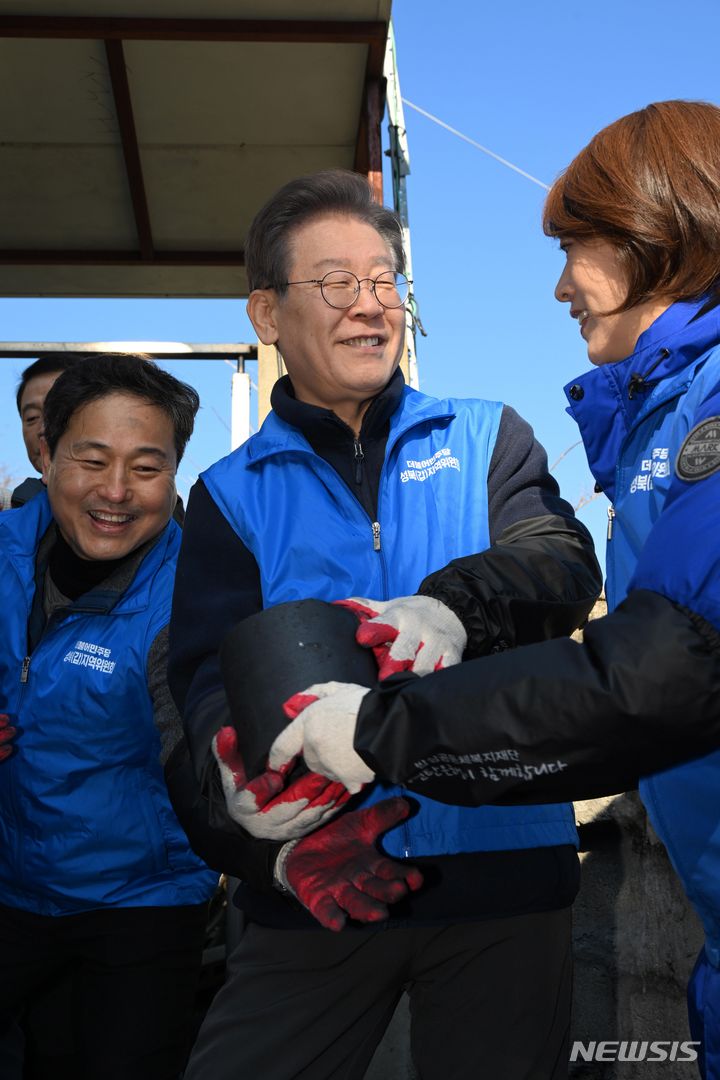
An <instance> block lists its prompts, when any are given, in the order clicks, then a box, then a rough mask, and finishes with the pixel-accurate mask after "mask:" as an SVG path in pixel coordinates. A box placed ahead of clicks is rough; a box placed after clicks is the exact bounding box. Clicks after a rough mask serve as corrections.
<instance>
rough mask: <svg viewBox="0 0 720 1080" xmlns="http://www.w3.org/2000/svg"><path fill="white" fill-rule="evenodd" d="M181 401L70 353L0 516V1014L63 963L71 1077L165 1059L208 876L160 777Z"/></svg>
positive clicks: (13, 1011)
mask: <svg viewBox="0 0 720 1080" xmlns="http://www.w3.org/2000/svg"><path fill="white" fill-rule="evenodd" d="M198 404H199V402H198V397H197V394H196V393H195V391H194V390H193V389H192V388H191V387H189V386H186V385H185V384H183V383H180V382H178V380H176V379H174V378H173V377H172V376H170V375H169V374H167V373H166V372H164V371H162V370H161V369H159V368H157V367H156V365H155V364H153V363H152V362H151V361H148V360H146V359H144V358H142V357H138V356H96V357H92V358H88V359H86V360H84V361H82V362H81V363H78V364H76V365H74V366H73V367H72V368H71V369H69V370H68V371H66V372H65V373H64V374H63V375H61V376H60V378H58V379H57V381H56V382H55V383H54V385H53V387H52V389H51V390H50V392H49V393H48V395H47V398H46V400H45V405H44V436H43V437H42V439H41V450H42V468H43V479H44V481H45V483H46V485H47V492H43V493H41V494H39V495H38V496H37V497H36V498H34V499H32V500H30V501H29V502H28V503H27V504H26V505H25V506H23V507H21V508H20V509H17V510H13V511H10V512H8V513H5V514H3V515H2V516H1V517H0V598H1V603H2V610H3V620H2V624H1V627H0V712H1V713H2V716H0V1029H2V1028H3V1027H9V1025H10V1024H11V1023H12V1022H13V1021H14V1020H15V1019H16V1018H17V1016H18V1015H19V1014H21V1013H22V1010H23V1009H24V1008H25V1007H26V1006H27V1005H28V1004H29V1003H30V1002H31V1001H32V1000H33V997H34V995H36V994H37V993H38V992H40V991H41V990H42V988H43V987H44V985H45V984H46V983H47V982H48V980H50V979H51V978H53V977H55V976H57V975H59V974H61V973H62V972H65V971H70V972H72V973H73V983H72V985H73V1002H72V1015H73V1019H74V1023H75V1027H76V1031H75V1044H76V1046H77V1054H78V1061H77V1065H76V1072H75V1075H76V1076H78V1077H83V1078H86V1080H97V1078H99V1077H103V1080H111V1078H112V1080H140V1078H143V1080H161V1078H162V1080H175V1078H176V1077H177V1076H178V1074H179V1072H180V1070H181V1068H182V1065H183V1059H184V1055H185V1053H186V1050H187V1047H186V1040H187V1029H188V1022H189V1020H190V1017H191V1014H192V1009H193V998H194V990H195V984H196V981H197V975H198V972H199V966H200V959H201V951H202V943H203V937H204V927H205V918H206V910H207V901H208V899H209V897H210V896H211V894H212V892H213V889H214V886H215V883H216V875H215V874H213V873H212V872H211V871H209V870H208V869H207V867H206V866H205V865H204V864H203V863H202V862H201V861H200V859H199V858H198V857H197V856H196V855H195V854H194V853H193V852H192V851H191V850H190V848H189V846H188V843H187V840H186V838H185V835H184V833H183V832H182V829H181V828H180V825H179V823H178V821H177V819H176V818H175V815H174V813H173V811H172V808H171V806H170V803H169V800H168V796H167V791H166V789H165V784H164V780H163V762H164V760H165V759H166V757H167V755H168V754H169V752H170V750H171V749H172V747H173V744H174V742H175V741H176V740H177V737H178V728H179V724H178V716H177V713H176V711H175V708H174V706H173V704H172V700H171V699H170V696H169V692H168V689H167V683H166V676H165V671H166V656H167V624H168V621H169V616H170V597H171V592H172V582H173V575H174V570H175V561H176V557H177V551H178V549H179V545H180V530H179V528H178V527H177V525H176V524H175V523H174V522H173V521H171V514H172V511H173V507H174V505H175V472H176V469H177V464H178V462H179V460H180V458H181V457H182V453H183V450H184V448H185V445H186V443H187V440H188V438H189V437H190V434H191V432H192V428H193V422H194V417H195V413H196V411H197V408H198ZM32 1075H33V1076H37V1075H38V1072H37V1071H36V1072H34V1073H33V1074H32Z"/></svg>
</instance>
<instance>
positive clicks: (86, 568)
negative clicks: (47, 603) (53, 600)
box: [48, 529, 127, 600]
mask: <svg viewBox="0 0 720 1080" xmlns="http://www.w3.org/2000/svg"><path fill="white" fill-rule="evenodd" d="M124 558H127V556H123V559H124ZM123 559H103V560H97V559H81V558H80V556H79V555H76V554H75V552H74V551H73V549H72V548H71V547H70V545H69V544H68V543H67V541H66V540H65V539H64V537H63V536H62V534H61V533H60V530H59V529H58V530H57V532H56V538H55V543H54V544H53V546H52V549H51V551H50V554H49V556H48V570H49V571H50V577H51V578H52V580H53V584H54V585H55V587H56V588H57V589H58V590H59V591H60V592H61V593H62V594H63V596H67V598H68V600H77V598H78V597H79V596H83V595H84V593H86V592H90V590H91V589H94V588H95V587H96V586H97V585H99V584H100V582H101V581H104V580H105V578H107V577H109V576H110V574H112V572H113V571H114V570H116V569H117V567H118V566H120V564H121V563H122V562H123Z"/></svg>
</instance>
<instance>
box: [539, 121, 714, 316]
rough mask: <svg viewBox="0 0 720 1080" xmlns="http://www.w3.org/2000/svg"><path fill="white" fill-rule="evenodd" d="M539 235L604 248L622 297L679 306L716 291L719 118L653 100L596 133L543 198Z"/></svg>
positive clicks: (628, 305) (629, 301)
mask: <svg viewBox="0 0 720 1080" xmlns="http://www.w3.org/2000/svg"><path fill="white" fill-rule="evenodd" d="M543 229H544V231H545V233H546V235H548V236H556V237H558V238H559V239H560V240H562V239H564V238H574V239H578V240H589V239H597V240H605V241H607V242H608V243H610V244H612V245H613V246H614V247H615V248H616V249H617V250H618V253H619V255H620V259H621V261H622V264H623V266H624V269H625V272H626V274H627V278H628V286H629V287H628V295H627V298H626V300H625V302H624V303H623V304H622V305H621V306H620V307H619V308H617V309H616V310H617V311H626V310H627V309H628V308H631V307H634V306H635V304H639V303H642V302H643V301H645V300H649V299H653V298H656V297H668V298H669V299H671V300H689V299H694V298H696V297H699V296H702V295H703V294H704V293H706V292H708V291H709V290H710V289H712V288H716V287H718V285H720V109H719V108H717V107H716V106H715V105H710V104H708V103H707V102H702V101H659V102H657V103H656V104H654V105H648V106H647V107H646V108H645V109H640V110H639V111H638V112H634V113H630V114H629V115H628V116H623V117H622V118H621V119H620V120H616V121H615V123H613V124H610V125H609V126H608V127H606V128H603V130H602V131H600V132H599V133H598V134H597V135H596V136H595V137H594V138H593V139H592V140H591V141H590V142H589V143H588V145H587V146H586V147H585V149H584V150H581V151H580V153H579V154H578V155H577V157H576V158H575V159H574V161H572V162H571V163H570V165H569V166H568V168H567V169H566V170H565V172H564V173H562V174H561V175H560V176H559V177H558V179H557V180H556V181H555V183H554V184H553V186H552V188H551V189H550V193H549V195H548V197H547V200H546V202H545V208H544V211H543Z"/></svg>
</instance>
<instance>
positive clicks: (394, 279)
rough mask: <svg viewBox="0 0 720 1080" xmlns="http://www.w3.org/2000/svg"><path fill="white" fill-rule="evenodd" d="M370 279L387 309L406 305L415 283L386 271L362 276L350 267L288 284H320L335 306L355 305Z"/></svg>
mask: <svg viewBox="0 0 720 1080" xmlns="http://www.w3.org/2000/svg"><path fill="white" fill-rule="evenodd" d="M364 281H367V282H369V286H368V287H369V289H370V290H371V292H372V293H373V294H374V296H375V299H376V300H377V302H378V303H379V304H382V306H383V307H384V308H399V307H402V306H403V304H404V303H405V301H406V300H407V298H408V291H409V289H410V286H411V285H412V281H409V280H408V278H406V277H405V275H404V274H396V273H395V271H394V270H386V271H385V272H384V273H382V274H378V276H377V277H374V278H371V277H366V278H359V277H358V276H357V274H353V273H351V272H350V271H349V270H330V271H329V272H328V273H327V274H325V276H324V277H321V278H308V279H307V280H306V281H286V282H284V285H319V286H320V295H321V296H322V298H323V300H324V301H325V303H326V304H329V305H330V307H332V308H349V307H352V306H353V304H354V303H355V301H356V300H357V298H358V296H359V295H360V286H361V285H362V284H363V282H364Z"/></svg>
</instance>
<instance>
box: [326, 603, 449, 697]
mask: <svg viewBox="0 0 720 1080" xmlns="http://www.w3.org/2000/svg"><path fill="white" fill-rule="evenodd" d="M335 602H336V603H337V604H339V605H340V607H344V608H347V609H348V611H352V612H353V613H354V614H355V615H357V617H358V619H359V620H360V626H359V627H358V630H357V633H356V635H355V637H356V638H357V641H358V642H359V644H360V645H366V646H367V647H368V648H370V649H372V650H373V652H374V654H375V659H376V660H377V665H378V669H379V671H378V677H379V678H380V679H387V678H388V677H389V676H390V675H395V674H396V673H397V672H398V671H413V672H414V673H415V674H416V675H429V674H430V673H431V672H432V671H439V670H440V668H446V667H450V665H451V664H459V663H460V661H461V660H462V655H463V652H464V651H465V646H466V645H467V633H466V631H465V627H464V626H463V624H462V623H461V622H460V620H459V619H458V617H457V615H456V614H455V612H454V611H451V610H450V608H449V607H448V606H447V604H443V603H442V601H440V600H436V599H435V598H434V597H432V596H398V597H396V598H395V599H394V600H366V599H365V598H364V597H362V596H351V597H350V599H349V600H336V601H335Z"/></svg>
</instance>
